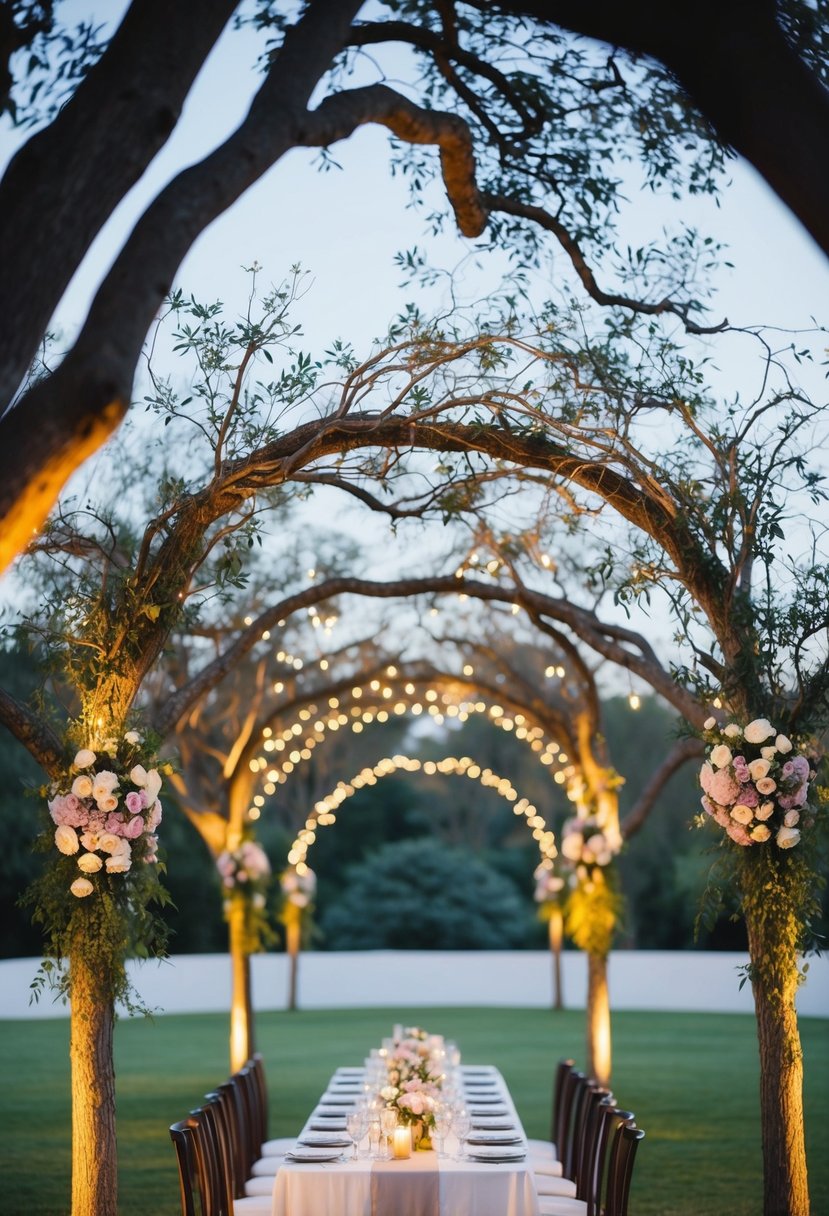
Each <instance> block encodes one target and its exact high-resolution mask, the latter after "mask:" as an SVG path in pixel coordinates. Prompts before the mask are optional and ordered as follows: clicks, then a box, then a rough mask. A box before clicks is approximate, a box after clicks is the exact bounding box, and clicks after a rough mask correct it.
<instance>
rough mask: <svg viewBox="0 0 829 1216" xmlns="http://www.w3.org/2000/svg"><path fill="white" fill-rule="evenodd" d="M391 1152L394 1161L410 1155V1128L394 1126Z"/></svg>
mask: <svg viewBox="0 0 829 1216" xmlns="http://www.w3.org/2000/svg"><path fill="white" fill-rule="evenodd" d="M392 1152H393V1154H394V1159H395V1161H402V1160H403V1159H404V1158H405V1157H411V1155H412V1129H411V1128H410V1127H396V1128H395V1129H394V1133H393V1136H392Z"/></svg>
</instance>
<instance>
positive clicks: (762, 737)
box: [744, 718, 777, 743]
mask: <svg viewBox="0 0 829 1216" xmlns="http://www.w3.org/2000/svg"><path fill="white" fill-rule="evenodd" d="M776 734H777V731H776V730H775V729H774V727H773V726H772V724H771V722H769V720H768V718H755V719H754V721H753V722H749V724H748V726H747V727H746V728H745V731H744V735H745V740H746V743H765V741H766V739H770V738H771V737H772V735H776Z"/></svg>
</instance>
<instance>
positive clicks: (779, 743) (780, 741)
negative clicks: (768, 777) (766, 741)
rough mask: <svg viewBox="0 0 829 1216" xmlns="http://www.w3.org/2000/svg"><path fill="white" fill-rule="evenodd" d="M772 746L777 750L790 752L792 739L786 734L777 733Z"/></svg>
mask: <svg viewBox="0 0 829 1216" xmlns="http://www.w3.org/2000/svg"><path fill="white" fill-rule="evenodd" d="M774 746H775V747H776V748H777V750H778V751H779V752H790V751H791V750H792V741H791V739H789V738H787V737H786V735H778V736H777V738H776V739H775V741H774Z"/></svg>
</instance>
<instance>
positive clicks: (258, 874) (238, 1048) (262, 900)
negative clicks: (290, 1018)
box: [216, 836, 276, 1072]
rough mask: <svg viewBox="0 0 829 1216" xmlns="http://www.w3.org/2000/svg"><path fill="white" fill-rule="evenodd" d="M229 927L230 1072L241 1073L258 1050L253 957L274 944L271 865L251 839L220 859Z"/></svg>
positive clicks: (219, 857) (228, 851) (221, 879)
mask: <svg viewBox="0 0 829 1216" xmlns="http://www.w3.org/2000/svg"><path fill="white" fill-rule="evenodd" d="M216 869H217V871H218V874H219V879H220V882H221V887H222V895H223V907H224V916H225V920H226V921H227V924H228V938H229V946H230V967H231V974H232V984H231V989H232V991H231V1007H230V1068H231V1072H237V1071H238V1070H239V1069H240V1068H242V1066H243V1065H244V1064H245V1062H246V1061H247V1060H249V1059H250V1057H251V1056H252V1055H253V1053H254V1051H255V1050H256V1044H255V1036H254V1018H253V998H252V993H251V977H250V956H251V954H257V953H258V952H259V951H260V950H265V949H266V948H267V947H268V946H269V945H272V944H273V943H274V942H275V940H276V934H275V933H274V931H273V928H272V927H271V924H270V921H269V920H268V912H267V907H268V891H269V888H270V883H271V864H270V862H269V861H268V856H267V854H266V853H265V850H264V849H263V848H262V846H261V845H260V844H258V843H257V842H256V841H255V840H253V839H251V838H250V837H249V836H248V837H246V838H244V839H243V840H242V841H241V842H240V843H239V844H238V845H237V847H236V848H235V849H224V850H223V851H222V852H221V853H220V854H219V856H218V857H217V858H216Z"/></svg>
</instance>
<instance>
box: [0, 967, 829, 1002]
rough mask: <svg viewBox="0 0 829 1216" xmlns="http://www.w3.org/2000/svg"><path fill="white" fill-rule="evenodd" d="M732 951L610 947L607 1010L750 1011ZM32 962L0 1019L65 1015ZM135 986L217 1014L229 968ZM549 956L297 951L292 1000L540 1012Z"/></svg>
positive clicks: (814, 983)
mask: <svg viewBox="0 0 829 1216" xmlns="http://www.w3.org/2000/svg"><path fill="white" fill-rule="evenodd" d="M252 961H253V995H254V1003H255V1005H256V1007H257V1009H284V1007H285V1000H286V995H287V987H288V984H287V959H286V956H285V955H284V954H266V955H257V956H254V958H253V960H252ZM746 961H747V960H746V956H744V955H741V954H721V953H710V954H709V953H704V952H699V953H697V952H696V951H685V952H669V951H661V950H653V951H644V950H643V951H636V950H629V951H616V952H614V953H613V955H612V956H611V960H610V997H611V1003H612V1005H613V1008H614V1009H665V1010H689V1011H694V1010H699V1011H709V1012H720V1013H751V1012H752V1011H753V1006H752V1000H751V989H750V986H749V985H748V984H746V985H745V986H744V987H743V989H742V991H740V989H739V982H740V976H739V974H738V970H737V969H738V967H740V966H741V965H742V964H743V963H744V962H746ZM38 963H39V960H38V959H6V960H2V961H0V1018H28V1017H62V1016H66V1014H67V1012H68V1010H67V1007H66V1006H65V1005H56V1004H54V1003H53V1001H52V999H51V996H50V995H49V994H48V993H47V994H46V995H45V996H43V997H41V1000H40V1003H39V1004H37V1005H29V985H30V983H31V981H32V979H33V977H34V975H35V972H36V971H37V967H38ZM563 964H564V999H565V1004H566V1005H567V1006H568V1007H569V1008H572V1009H578V1008H583V1007H584V1000H585V992H586V985H587V975H586V965H585V958H584V955H582V954H580V953H577V952H575V951H566V952H565V953H564V955H563ZM132 970H133V978H134V981H135V985H136V987H137V989H138V991H139V992H140V994H141V996H142V997H143V999H144V1001H146V1003H147V1004H148V1005H149V1006H150V1007H151V1008H153V1009H157V1010H158V1012H159V1013H200V1012H210V1011H222V1010H226V1009H227V1008H228V1005H229V1000H230V966H229V962H228V957H227V955H226V954H192V955H180V956H179V957H177V958H173V959H170V960H169V961H167V962H164V963H157V962H151V963H143V964H135V965H134V966H133V968H132ZM551 993H552V978H551V964H550V956H549V955H548V954H547V953H546V952H544V951H515V952H513V951H498V952H485V951H480V952H468V953H467V952H462V951H458V952H454V951H453V952H449V951H447V952H441V951H428V952H420V951H382V950H378V951H366V952H353V953H350V952H349V953H345V952H344V953H337V954H334V953H331V954H328V953H320V954H313V953H312V954H306V955H303V957H302V959H301V962H300V973H299V1000H300V1005H301V1006H302V1007H303V1008H305V1009H326V1008H346V1007H358V1008H359V1007H361V1006H368V1007H370V1006H388V1007H390V1008H399V1009H403V1008H410V1007H411V1008H417V1007H420V1006H432V1005H472V1006H474V1005H501V1006H518V1007H520V1006H530V1007H544V1006H547V1005H549V1004H550V1000H551ZM798 1011H799V1012H800V1014H801V1015H804V1016H812V1017H829V958H827V957H826V956H824V957H822V958H812V959H810V968H809V973H808V977H807V980H806V983H805V984H804V985H803V987H802V988H801V990H800V992H799V994H798Z"/></svg>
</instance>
